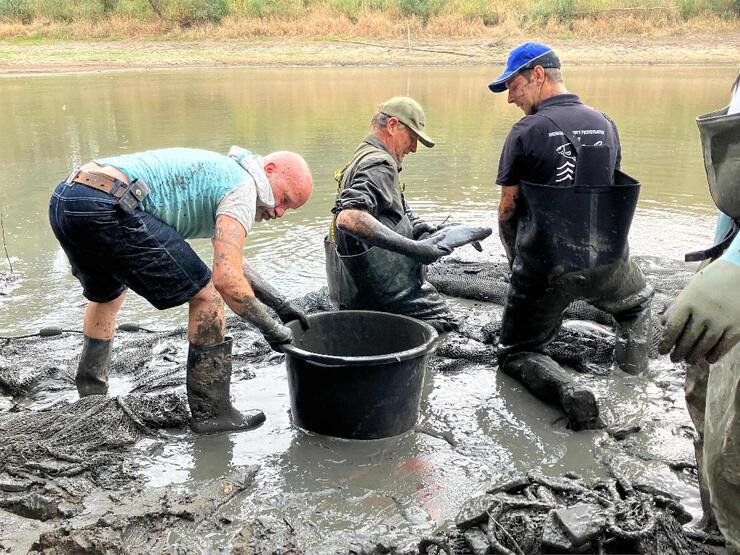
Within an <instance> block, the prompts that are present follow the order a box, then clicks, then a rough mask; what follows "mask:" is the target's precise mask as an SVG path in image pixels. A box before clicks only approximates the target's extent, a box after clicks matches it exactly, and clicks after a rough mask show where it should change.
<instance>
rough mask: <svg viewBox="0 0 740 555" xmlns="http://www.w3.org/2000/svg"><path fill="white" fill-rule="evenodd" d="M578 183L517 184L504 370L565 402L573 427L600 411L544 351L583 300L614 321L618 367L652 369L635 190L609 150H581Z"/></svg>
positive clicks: (502, 344) (590, 422)
mask: <svg viewBox="0 0 740 555" xmlns="http://www.w3.org/2000/svg"><path fill="white" fill-rule="evenodd" d="M541 115H542V116H543V117H547V118H549V119H551V120H552V121H553V122H554V123H555V124H556V125H557V126H558V127H560V128H561V130H562V131H563V134H564V136H565V137H567V138H568V140H570V142H571V143H572V144H573V146H574V147H575V149H576V151H577V157H576V173H575V179H574V183H573V184H572V185H569V186H552V185H544V184H538V183H530V182H524V181H523V182H521V183H520V184H519V192H520V203H521V209H520V216H519V220H518V223H517V237H516V257H515V260H514V265H513V268H512V276H511V283H510V285H509V292H508V296H507V301H506V306H505V308H504V315H503V322H502V330H501V337H500V339H499V362H500V365H501V368H502V369H503V370H504V372H506V373H507V374H509V375H511V376H513V377H514V378H516V379H518V380H519V381H521V382H522V384H523V385H524V386H525V387H526V388H527V389H528V390H529V391H531V392H532V393H533V394H534V395H536V396H537V397H539V398H540V399H542V400H543V401H546V402H551V403H555V404H559V405H560V407H561V408H563V410H564V411H565V412H566V414H567V416H568V417H569V420H570V425H571V427H573V428H576V429H579V428H589V427H594V426H595V425H598V422H599V418H598V407H597V406H596V403H595V398H594V397H593V394H592V393H591V392H590V390H588V389H587V388H583V387H577V386H575V385H574V383H573V380H572V379H571V377H570V376H569V375H568V373H567V372H566V371H565V370H564V369H563V368H561V367H560V365H559V364H557V363H556V362H555V361H554V360H552V359H551V358H549V357H547V356H545V355H544V354H543V351H544V349H545V347H546V346H547V345H548V343H550V342H551V341H552V340H553V339H554V338H555V336H556V335H557V333H558V330H559V329H560V326H561V324H562V319H563V312H564V311H565V309H566V307H567V306H568V305H569V304H570V303H571V302H573V301H574V300H576V299H585V300H587V301H589V302H590V303H592V304H593V305H594V306H596V307H598V308H601V309H602V310H605V311H606V312H609V313H611V314H613V315H614V318H615V321H616V325H617V326H616V327H617V332H616V336H617V345H616V349H615V354H616V358H617V363H618V364H619V366H620V367H621V368H622V369H623V370H625V371H627V372H630V373H633V374H637V373H640V372H641V371H642V370H643V369H644V367H645V366H646V364H647V354H648V349H649V346H650V345H649V338H650V300H651V299H652V295H653V291H652V288H651V287H650V286H649V285H647V284H646V283H645V278H644V276H643V274H642V271H641V270H640V268H639V267H638V266H637V265H636V264H635V263H634V262H633V261H632V260H630V258H629V249H628V244H627V235H628V233H629V228H630V224H631V222H632V216H633V214H634V211H635V207H636V204H637V197H638V193H639V186H640V185H639V183H638V182H637V181H635V180H634V179H632V178H631V177H629V176H627V175H625V174H623V173H621V172H620V171H616V172H614V174H612V173H611V172H610V168H609V166H610V164H609V160H610V148H609V147H608V146H606V145H598V146H581V145H580V142H579V141H578V140H576V139H575V138H574V137H573V136H572V134H571V133H570V132H568V131H567V130H566V129H567V128H566V126H564V125H561V124H560V123H559V122H558V121H555V118H553V117H551V116H550V115H549V114H548V115H545V114H541Z"/></svg>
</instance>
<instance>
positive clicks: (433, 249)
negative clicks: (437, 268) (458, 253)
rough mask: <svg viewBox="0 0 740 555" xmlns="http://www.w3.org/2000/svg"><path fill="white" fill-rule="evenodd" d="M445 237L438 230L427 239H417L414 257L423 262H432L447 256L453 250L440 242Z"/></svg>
mask: <svg viewBox="0 0 740 555" xmlns="http://www.w3.org/2000/svg"><path fill="white" fill-rule="evenodd" d="M443 239H444V234H442V233H440V232H437V233H435V234H433V235H431V236H429V237H427V238H426V239H422V240H421V241H416V244H415V245H414V246H415V249H414V250H415V252H414V253H413V254H412V257H413V258H414V259H415V260H418V261H419V262H421V263H422V264H431V263H432V262H436V261H437V260H439V259H440V258H442V257H443V256H447V255H448V254H450V253H451V252H452V249H451V248H449V247H447V246H445V245H441V244H440V243H441V242H442V240H443Z"/></svg>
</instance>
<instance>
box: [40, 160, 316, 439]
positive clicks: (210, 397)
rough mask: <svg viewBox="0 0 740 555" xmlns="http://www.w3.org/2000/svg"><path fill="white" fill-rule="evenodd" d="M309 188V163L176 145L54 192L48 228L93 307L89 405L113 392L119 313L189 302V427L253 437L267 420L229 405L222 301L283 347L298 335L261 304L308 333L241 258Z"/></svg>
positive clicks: (111, 163)
mask: <svg viewBox="0 0 740 555" xmlns="http://www.w3.org/2000/svg"><path fill="white" fill-rule="evenodd" d="M312 190H313V182H312V178H311V172H310V171H309V169H308V165H307V164H306V162H305V160H303V158H302V157H301V156H300V155H298V154H296V153H293V152H273V153H272V154H268V155H267V156H265V157H264V158H261V157H259V156H256V155H254V154H252V153H251V152H249V151H247V150H245V149H243V148H240V147H236V146H235V147H232V148H231V151H230V152H229V155H228V156H224V155H222V154H218V153H216V152H210V151H206V150H197V149H188V148H169V149H161V150H150V151H146V152H141V153H136V154H125V155H121V156H114V157H109V158H100V159H97V160H95V161H93V162H89V163H87V164H85V165H84V166H82V167H79V168H75V170H73V171H72V173H71V174H70V175H69V176H68V177H67V178H66V179H65V180H64V181H62V182H61V183H60V184H59V185H58V186H57V187H56V189H55V190H54V193H53V195H52V197H51V201H50V203H49V220H50V223H51V227H52V230H53V231H54V234H55V235H56V237H57V239H58V240H59V242H60V244H61V246H62V248H63V249H64V252H65V253H66V255H67V257H68V259H69V262H70V265H71V266H72V273H73V274H74V276H75V277H76V278H77V279H78V280H79V281H80V283H81V284H82V288H83V295H84V296H85V297H86V298H87V299H88V301H89V303H88V305H87V308H86V310H85V319H84V324H83V332H84V338H83V346H82V355H81V357H80V360H79V365H78V368H77V375H76V377H75V383H76V384H77V390H78V392H79V394H80V397H83V396H86V395H105V394H106V393H107V391H108V370H109V367H110V360H111V351H112V345H113V335H114V330H115V320H116V315H117V313H118V311H119V309H120V307H121V305H122V303H123V301H124V298H125V296H126V291H127V289H128V288H131V289H132V290H134V291H135V292H136V293H138V294H139V295H141V296H142V297H144V298H145V299H146V300H147V301H149V302H150V303H151V304H152V305H153V306H155V307H156V308H158V309H160V310H164V309H166V308H171V307H175V306H179V305H181V304H184V303H186V302H187V303H188V305H189V313H188V341H189V348H188V358H187V377H186V389H187V396H188V403H189V405H190V411H191V420H190V427H191V429H192V430H193V431H195V432H198V433H211V432H220V431H227V430H249V429H252V428H255V427H256V426H259V425H260V424H261V423H262V422H264V421H265V415H264V413H263V412H262V411H260V410H251V411H248V412H246V413H241V412H239V411H238V410H237V409H236V408H235V407H234V406H233V405H232V403H231V399H230V395H229V390H230V382H231V347H232V341H231V338H230V337H224V333H225V325H224V302H226V304H227V305H228V306H229V308H231V310H233V311H234V312H235V313H236V314H238V315H239V316H241V317H242V318H243V319H244V320H246V321H247V322H249V323H250V324H252V325H253V326H255V327H256V328H257V329H258V330H259V331H260V332H261V333H262V335H263V336H264V338H265V339H266V340H267V342H268V343H269V344H270V346H271V347H272V348H273V349H275V350H280V345H282V344H284V343H288V342H291V341H292V339H293V336H292V332H291V330H290V329H289V328H287V327H286V326H283V325H282V324H281V323H280V322H278V321H276V320H274V319H273V318H272V317H271V316H270V314H269V313H268V312H267V310H266V308H265V306H264V305H263V304H262V303H263V302H264V303H265V304H266V305H268V306H270V307H271V308H273V309H274V310H275V311H276V312H277V314H278V316H279V317H280V319H281V320H282V321H283V322H285V321H288V320H294V319H299V320H301V322H302V323H303V325H304V326H306V325H308V319H307V316H306V314H305V313H304V312H303V311H302V310H301V309H300V308H299V307H297V306H296V305H295V304H294V303H292V302H288V301H286V300H285V299H283V298H282V297H281V296H280V295H279V294H278V293H277V292H275V291H274V290H273V289H272V288H271V287H270V286H269V285H268V284H267V283H266V282H265V281H264V280H263V279H262V278H261V277H260V276H259V274H258V273H257V272H256V271H255V270H254V268H252V267H251V266H250V265H249V264H248V263H247V262H246V261H244V260H243V258H242V248H243V247H244V242H245V240H246V237H247V234H248V233H249V232H250V231H251V229H252V225H253V224H254V222H255V220H269V219H274V218H279V217H281V216H283V214H285V211H286V210H288V209H295V208H298V207H300V206H302V205H303V204H304V203H305V202H306V201H307V200H308V198H309V196H310V195H311V192H312ZM196 237H203V238H206V237H211V238H212V242H213V271H211V270H210V269H209V268H208V266H207V265H206V264H205V263H204V262H203V261H202V260H201V259H200V258H199V257H198V255H197V254H196V253H195V252H194V251H193V249H192V248H191V247H190V245H189V244H188V243H187V242H185V239H190V238H196ZM258 299H259V300H258ZM260 301H262V302H260Z"/></svg>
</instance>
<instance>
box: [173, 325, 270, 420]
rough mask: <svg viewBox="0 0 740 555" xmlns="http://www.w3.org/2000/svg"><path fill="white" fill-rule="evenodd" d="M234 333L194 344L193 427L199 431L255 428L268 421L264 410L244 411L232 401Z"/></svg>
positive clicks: (191, 353)
mask: <svg viewBox="0 0 740 555" xmlns="http://www.w3.org/2000/svg"><path fill="white" fill-rule="evenodd" d="M231 345H232V339H231V337H227V338H225V340H224V342H223V343H219V344H218V345H213V346H210V347H201V346H198V345H193V344H192V343H191V344H190V347H189V349H188V365H187V378H186V384H187V393H188V404H189V405H190V414H191V419H190V429H191V430H193V431H194V432H197V433H199V434H210V433H214V432H226V431H239V430H251V429H252V428H256V427H257V426H259V425H260V424H262V423H263V422H264V421H265V413H263V412H262V411H261V410H250V411H248V412H246V413H241V412H239V411H238V410H236V408H235V407H234V405H232V404H231V399H230V397H229V391H230V386H231Z"/></svg>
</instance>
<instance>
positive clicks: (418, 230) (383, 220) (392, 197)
mask: <svg viewBox="0 0 740 555" xmlns="http://www.w3.org/2000/svg"><path fill="white" fill-rule="evenodd" d="M424 126H425V118H424V111H423V110H422V108H421V106H420V105H419V104H418V103H417V102H416V101H415V100H413V99H412V98H408V97H401V96H397V97H393V98H391V99H390V100H388V101H387V102H384V103H383V104H381V105H380V106H379V107H378V111H377V112H376V113H375V115H374V116H373V117H372V121H371V128H370V134H369V135H368V136H367V137H365V139H364V140H363V141H362V142H361V143H360V145H359V146H358V147H357V149H356V150H355V153H354V155H353V157H352V160H351V161H350V162H349V163H348V164H347V165H346V166H345V167H344V169H343V170H341V171H339V172H337V174H336V176H335V177H336V180H337V182H338V184H339V185H338V188H337V200H336V203H335V206H334V208H333V209H332V213H333V214H334V218H333V219H332V223H331V226H330V230H329V235H328V236H327V237H326V239H325V241H324V247H325V251H326V274H327V281H328V285H329V295H330V297H331V299H332V301H333V302H334V303H335V304H336V305H337V306H338V307H339V308H340V309H367V310H378V311H382V312H391V313H395V314H403V315H406V316H411V317H413V318H417V319H419V320H424V321H425V322H427V323H429V324H431V325H432V326H433V327H434V328H435V329H436V330H437V331H438V332H447V331H451V330H454V329H456V328H457V322H456V321H455V318H454V316H453V315H452V313H451V312H450V310H449V308H448V307H447V303H445V301H444V299H443V298H442V297H441V295H440V294H439V293H438V292H437V290H436V289H435V288H434V287H433V286H432V285H431V284H430V283H429V282H427V281H426V279H425V276H424V264H431V263H432V262H434V261H436V260H438V259H439V258H441V257H442V256H445V255H447V254H449V253H450V252H452V250H453V249H454V248H456V247H459V246H462V245H463V244H467V243H474V244H475V243H476V241H478V240H480V239H483V238H485V237H487V236H488V235H490V234H491V231H492V230H491V229H490V228H485V227H475V226H463V225H456V224H441V225H432V224H428V223H426V222H423V221H422V220H421V219H420V218H418V217H417V216H415V215H414V214H413V213H412V212H411V210H410V208H409V206H408V205H407V203H406V199H405V197H404V192H403V187H402V186H401V184H400V182H399V172H400V171H401V164H402V163H403V159H404V157H405V156H406V155H407V154H409V153H411V152H416V146H417V141H419V142H421V143H422V144H423V145H424V146H426V147H429V148H431V147H433V146H434V142H433V141H432V139H431V138H429V136H428V135H427V134H426V133H425V131H424ZM477 248H479V246H478V247H477Z"/></svg>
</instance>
